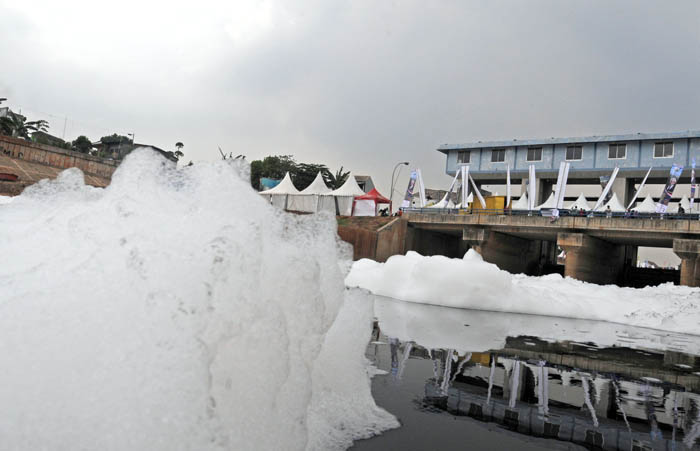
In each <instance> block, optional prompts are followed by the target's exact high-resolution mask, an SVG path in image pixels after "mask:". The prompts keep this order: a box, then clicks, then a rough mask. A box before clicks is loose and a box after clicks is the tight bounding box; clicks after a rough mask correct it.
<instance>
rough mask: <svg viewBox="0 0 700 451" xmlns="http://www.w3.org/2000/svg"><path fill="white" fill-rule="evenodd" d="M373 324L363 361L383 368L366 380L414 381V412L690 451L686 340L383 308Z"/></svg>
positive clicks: (695, 404)
mask: <svg viewBox="0 0 700 451" xmlns="http://www.w3.org/2000/svg"><path fill="white" fill-rule="evenodd" d="M375 314H376V316H377V322H376V324H375V330H374V334H375V335H374V339H375V342H374V344H373V345H370V346H369V348H368V356H369V357H370V358H371V359H374V361H375V363H376V364H377V366H379V367H380V368H381V367H382V366H389V368H386V369H388V370H389V374H387V375H386V376H378V377H387V378H391V381H392V383H393V384H401V383H402V380H403V379H404V377H405V376H406V375H407V374H408V373H411V372H412V371H414V370H415V371H416V372H417V373H420V374H417V375H419V376H420V375H422V376H423V378H424V379H423V380H424V383H423V392H422V393H416V395H418V396H417V399H418V407H419V408H421V409H435V410H436V411H439V412H447V413H449V414H451V415H454V416H458V417H468V418H471V419H473V420H478V421H481V422H489V423H494V424H497V425H500V426H501V429H500V430H502V431H505V430H510V431H514V432H517V433H520V434H527V435H530V436H536V437H544V438H551V439H557V440H560V441H567V442H571V443H575V444H578V445H582V446H584V447H586V448H589V449H605V450H684V449H698V448H699V446H698V445H697V444H696V442H697V439H698V438H699V437H700V395H699V394H698V393H699V392H700V372H699V371H700V360H699V361H697V363H696V360H697V359H698V357H697V355H698V354H699V352H698V349H699V348H698V347H699V346H700V340H699V339H698V338H697V337H692V336H687V335H681V334H674V333H669V332H659V331H655V330H650V329H642V328H634V327H629V326H622V325H616V324H610V323H596V322H590V321H577V320H570V319H561V318H548V317H535V316H524V315H510V314H502V313H490V312H474V311H465V310H456V309H446V308H441V307H434V306H428V305H421V304H411V303H404V302H400V301H393V300H389V299H385V298H384V299H383V298H377V300H376V302H375ZM382 342H383V343H386V344H388V348H389V349H388V351H389V361H388V362H385V361H384V360H383V358H382V353H383V352H386V346H384V347H382V345H379V344H377V343H382ZM419 361H430V362H431V363H432V365H431V369H432V371H431V372H429V371H428V370H422V369H423V368H425V365H412V362H419ZM421 371H422V373H421ZM413 376H416V375H413ZM392 413H395V414H396V415H398V416H399V418H401V413H400V412H392Z"/></svg>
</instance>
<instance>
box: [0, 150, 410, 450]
mask: <svg viewBox="0 0 700 451" xmlns="http://www.w3.org/2000/svg"><path fill="white" fill-rule="evenodd" d="M248 178H249V175H248V174H247V173H246V170H245V168H244V167H243V166H237V165H236V163H231V162H229V161H219V162H216V163H198V164H195V165H193V166H189V167H184V168H180V169H178V168H176V167H175V165H174V164H172V163H170V162H167V161H166V160H165V159H163V158H162V157H161V156H159V155H157V154H156V153H154V152H152V151H150V150H145V149H139V150H136V151H134V152H133V153H132V154H130V155H129V156H128V157H127V158H126V159H125V161H124V162H123V163H122V164H121V165H120V166H119V168H118V169H117V171H116V172H115V173H114V175H113V177H112V182H111V184H110V185H109V186H108V187H107V188H106V189H101V188H94V187H90V186H86V185H85V183H84V181H83V176H82V173H81V172H80V171H79V170H78V169H68V170H66V171H64V172H62V173H61V174H60V176H59V177H58V178H57V179H56V180H54V181H48V180H45V181H42V182H40V183H38V184H37V185H34V186H32V187H30V188H27V189H26V190H25V191H24V193H23V194H22V195H20V196H18V197H15V198H14V199H13V201H12V203H10V204H7V205H2V206H1V207H0V255H2V256H3V264H2V265H0V368H2V370H1V371H0V405H3V406H5V409H4V413H3V414H2V415H0V437H2V446H0V447H1V448H3V449H13V450H37V449H71V450H88V449H99V450H136V449H143V450H146V449H148V450H252V449H256V450H257V449H297V450H302V449H344V448H347V447H348V446H350V445H351V444H352V440H354V439H358V438H363V437H368V436H371V435H373V434H376V433H378V432H380V431H382V430H385V429H388V428H391V427H397V426H398V423H397V421H396V419H395V418H394V417H393V416H391V415H390V414H388V413H387V412H385V411H383V410H382V409H380V408H378V407H377V406H376V404H375V403H374V400H373V399H372V396H371V393H370V379H369V377H370V375H369V371H370V369H369V364H368V362H367V360H366V359H365V357H364V348H365V346H366V344H367V342H368V341H369V338H370V333H371V321H372V303H371V300H370V299H368V298H367V295H366V294H364V293H363V292H361V291H360V290H348V289H346V288H345V287H344V284H343V278H344V276H345V274H344V272H343V270H342V269H341V267H342V266H343V264H347V263H346V261H347V260H349V259H350V258H351V257H350V255H351V254H350V253H349V249H348V246H347V245H344V244H343V243H342V242H340V241H339V239H338V237H337V234H336V232H335V219H334V218H333V216H331V215H323V214H320V215H308V216H296V215H292V214H288V213H285V212H283V211H280V210H279V209H276V208H274V207H272V206H270V205H268V204H267V203H266V202H265V200H264V199H262V198H261V196H259V195H257V194H256V193H255V192H254V191H253V190H252V188H251V187H250V183H249V181H248Z"/></svg>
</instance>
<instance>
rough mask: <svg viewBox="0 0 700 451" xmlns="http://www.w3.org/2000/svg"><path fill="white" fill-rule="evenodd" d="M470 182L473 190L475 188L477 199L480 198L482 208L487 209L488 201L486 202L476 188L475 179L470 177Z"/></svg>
mask: <svg viewBox="0 0 700 451" xmlns="http://www.w3.org/2000/svg"><path fill="white" fill-rule="evenodd" d="M469 180H471V182H472V188H474V192H475V193H476V197H478V198H479V203H480V204H481V208H483V209H486V201H485V200H484V197H483V196H482V195H481V192H480V191H479V188H477V187H476V183H474V179H473V178H472V176H471V175H470V176H469Z"/></svg>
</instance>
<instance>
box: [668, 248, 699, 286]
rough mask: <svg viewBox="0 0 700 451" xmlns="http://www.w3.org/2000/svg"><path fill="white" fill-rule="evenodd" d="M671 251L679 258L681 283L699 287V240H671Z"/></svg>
mask: <svg viewBox="0 0 700 451" xmlns="http://www.w3.org/2000/svg"><path fill="white" fill-rule="evenodd" d="M673 252H674V253H675V254H676V255H677V256H678V257H679V258H680V259H681V285H686V286H689V287H700V240H681V239H675V240H673Z"/></svg>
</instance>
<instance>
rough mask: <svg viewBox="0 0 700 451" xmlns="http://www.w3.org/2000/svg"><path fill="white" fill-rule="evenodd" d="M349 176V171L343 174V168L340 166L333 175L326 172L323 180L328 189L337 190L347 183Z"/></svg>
mask: <svg viewBox="0 0 700 451" xmlns="http://www.w3.org/2000/svg"><path fill="white" fill-rule="evenodd" d="M349 175H350V171H346V172H343V167H342V166H341V167H340V169H338V170H337V171H335V174H333V173H332V172H330V171H328V175H327V177H324V178H325V180H326V185H328V187H329V188H330V189H338V188H340V187H341V186H343V184H344V183H345V182H346V181H347V179H348V176H349Z"/></svg>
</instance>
